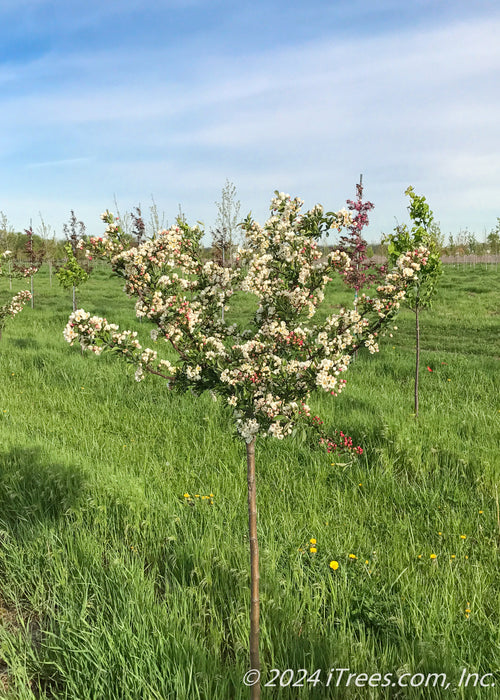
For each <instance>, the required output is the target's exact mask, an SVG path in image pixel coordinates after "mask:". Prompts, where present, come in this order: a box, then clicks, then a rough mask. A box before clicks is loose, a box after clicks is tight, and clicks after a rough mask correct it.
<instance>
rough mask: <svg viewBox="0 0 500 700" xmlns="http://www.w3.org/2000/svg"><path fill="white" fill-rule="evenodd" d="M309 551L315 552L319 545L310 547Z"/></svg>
mask: <svg viewBox="0 0 500 700" xmlns="http://www.w3.org/2000/svg"><path fill="white" fill-rule="evenodd" d="M309 551H310V552H311V553H312V554H315V553H316V552H317V551H318V548H317V547H309Z"/></svg>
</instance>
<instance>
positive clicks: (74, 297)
mask: <svg viewBox="0 0 500 700" xmlns="http://www.w3.org/2000/svg"><path fill="white" fill-rule="evenodd" d="M73 311H76V287H75V285H73Z"/></svg>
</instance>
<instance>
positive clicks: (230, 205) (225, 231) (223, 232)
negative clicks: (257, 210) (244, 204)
mask: <svg viewBox="0 0 500 700" xmlns="http://www.w3.org/2000/svg"><path fill="white" fill-rule="evenodd" d="M215 206H216V207H217V211H218V214H217V218H216V220H215V229H214V231H213V233H212V241H213V246H214V248H215V250H216V251H217V252H216V255H217V257H218V258H221V259H222V266H223V267H224V266H225V265H228V266H229V267H233V263H234V255H233V253H234V247H235V245H236V238H237V232H238V224H239V219H240V208H241V202H240V201H239V200H237V199H236V186H235V185H234V184H233V183H232V182H230V181H229V180H226V184H225V185H224V187H223V188H222V196H221V201H220V202H215Z"/></svg>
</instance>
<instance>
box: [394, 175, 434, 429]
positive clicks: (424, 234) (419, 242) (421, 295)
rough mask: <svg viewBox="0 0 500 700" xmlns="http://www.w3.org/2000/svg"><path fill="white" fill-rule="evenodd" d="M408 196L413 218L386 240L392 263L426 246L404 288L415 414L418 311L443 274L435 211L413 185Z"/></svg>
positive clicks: (427, 303)
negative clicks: (411, 334)
mask: <svg viewBox="0 0 500 700" xmlns="http://www.w3.org/2000/svg"><path fill="white" fill-rule="evenodd" d="M405 194H406V195H408V196H409V197H410V204H409V206H408V211H409V214H410V219H411V220H412V222H413V226H412V227H411V229H408V226H406V224H401V225H398V226H396V228H395V229H394V231H395V232H394V233H391V234H389V235H388V236H386V239H385V240H386V241H388V243H389V246H388V259H389V263H390V264H394V262H395V261H396V260H397V258H398V256H399V255H401V253H402V252H403V251H406V250H411V249H412V248H413V249H414V251H415V253H417V252H418V251H420V250H422V251H423V250H427V251H428V253H427V262H426V265H425V267H423V268H421V269H420V270H419V272H418V274H410V272H411V268H409V269H408V271H407V273H406V274H410V279H411V284H410V285H409V287H408V289H407V292H406V305H407V306H408V307H409V308H410V309H411V310H412V311H413V312H414V314H415V389H414V406H415V416H418V373H419V365H420V320H419V319H420V317H419V314H420V311H421V309H428V308H430V307H431V305H432V298H433V296H434V294H435V292H436V287H437V283H438V280H439V277H440V276H441V274H442V264H441V254H440V245H439V237H438V234H439V227H437V226H435V225H434V224H433V221H434V215H433V213H432V211H431V209H430V207H429V205H428V204H427V203H426V201H425V197H423V196H419V195H417V194H415V192H414V190H413V187H411V186H410V187H408V189H407V190H406V192H405Z"/></svg>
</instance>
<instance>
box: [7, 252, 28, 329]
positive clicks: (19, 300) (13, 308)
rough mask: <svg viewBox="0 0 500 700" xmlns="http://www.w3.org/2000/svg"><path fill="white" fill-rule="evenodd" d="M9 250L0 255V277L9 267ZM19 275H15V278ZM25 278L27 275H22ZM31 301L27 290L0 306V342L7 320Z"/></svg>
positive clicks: (9, 271) (9, 270) (9, 272)
mask: <svg viewBox="0 0 500 700" xmlns="http://www.w3.org/2000/svg"><path fill="white" fill-rule="evenodd" d="M11 254H12V253H11V251H10V250H5V251H4V252H3V253H0V277H2V276H3V275H5V274H6V272H7V266H9V258H10V256H11ZM8 274H9V276H10V275H11V274H12V272H11V268H10V266H9V267H8ZM19 275H21V273H17V276H19ZM22 276H23V277H26V276H27V275H22ZM29 299H31V292H29V291H28V290H27V289H25V290H23V291H21V292H18V293H17V294H15V295H14V296H13V297H12V299H10V300H9V301H8V302H6V303H5V304H3V305H2V306H0V340H2V331H3V329H4V328H5V324H6V323H7V321H8V319H9V318H12V317H14V316H15V315H16V314H18V313H19V312H20V311H22V309H23V306H24V304H25V303H26V302H27V301H28V300H29Z"/></svg>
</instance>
